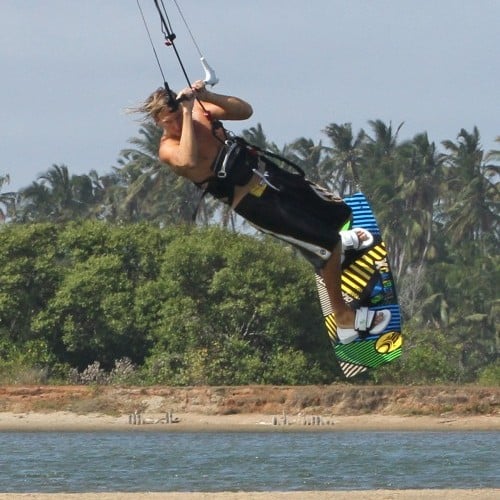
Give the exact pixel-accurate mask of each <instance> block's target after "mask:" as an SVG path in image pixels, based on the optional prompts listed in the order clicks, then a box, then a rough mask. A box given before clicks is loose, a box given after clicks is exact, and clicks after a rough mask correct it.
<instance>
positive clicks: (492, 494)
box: [0, 488, 500, 500]
mask: <svg viewBox="0 0 500 500" xmlns="http://www.w3.org/2000/svg"><path fill="white" fill-rule="evenodd" d="M498 498H500V489H497V488H495V489H470V490H449V489H446V490H426V489H423V490H366V491H292V492H268V491H264V492H252V491H248V492H247V491H245V492H241V491H239V492H233V491H227V492H218V493H201V492H200V493H195V492H192V493H177V492H172V493H163V492H157V493H149V492H144V493H136V492H134V493H124V492H108V493H0V500H27V499H29V500H330V499H334V500H398V499H401V500H421V499H435V500H469V499H478V500H498Z"/></svg>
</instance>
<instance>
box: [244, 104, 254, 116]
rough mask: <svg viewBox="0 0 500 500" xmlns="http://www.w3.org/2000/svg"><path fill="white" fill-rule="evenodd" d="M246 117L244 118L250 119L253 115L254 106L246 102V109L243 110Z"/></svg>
mask: <svg viewBox="0 0 500 500" xmlns="http://www.w3.org/2000/svg"><path fill="white" fill-rule="evenodd" d="M243 114H244V117H243V120H248V118H250V117H251V116H252V115H253V108H252V106H250V104H248V103H247V104H246V106H245V109H244V111H243Z"/></svg>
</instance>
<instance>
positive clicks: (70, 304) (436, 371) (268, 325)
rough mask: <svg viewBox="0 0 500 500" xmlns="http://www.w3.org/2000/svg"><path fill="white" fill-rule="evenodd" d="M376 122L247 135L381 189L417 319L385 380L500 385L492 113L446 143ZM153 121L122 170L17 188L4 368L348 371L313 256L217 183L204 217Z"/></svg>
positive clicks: (203, 380)
mask: <svg viewBox="0 0 500 500" xmlns="http://www.w3.org/2000/svg"><path fill="white" fill-rule="evenodd" d="M370 129H371V130H370V132H369V133H367V132H365V131H363V130H361V131H359V132H358V133H357V134H354V133H353V132H352V129H351V126H350V125H349V124H342V125H338V124H330V125H328V126H327V127H326V129H325V131H324V133H325V135H326V137H327V141H328V144H327V145H324V144H323V143H322V141H320V142H319V143H314V142H313V141H311V140H308V139H305V138H302V139H299V140H297V141H295V142H293V143H291V144H288V145H285V147H284V148H283V149H282V150H281V151H280V150H279V149H278V147H277V146H276V145H275V144H272V143H269V142H268V141H267V139H266V137H265V134H264V132H263V130H262V127H260V125H259V126H258V127H257V128H252V129H250V130H247V131H245V132H244V135H245V137H246V138H247V139H248V140H249V141H250V142H253V143H254V144H257V145H258V146H260V147H266V148H268V149H270V150H273V151H274V152H277V153H281V154H283V155H285V156H287V157H288V158H289V159H291V160H293V161H295V162H297V163H299V164H300V165H301V166H302V167H303V168H304V169H305V170H306V172H307V175H308V177H310V178H312V179H313V180H315V181H317V182H319V183H321V184H322V185H324V186H326V187H328V188H330V189H333V190H336V191H338V192H339V193H340V194H341V195H343V196H345V195H348V194H351V193H352V192H354V191H355V190H356V189H357V186H358V185H361V186H362V187H363V191H364V192H365V193H366V194H367V196H368V198H369V199H370V200H371V201H372V203H373V205H374V209H375V212H376V214H377V216H378V219H379V223H380V226H381V227H382V228H383V232H384V238H385V240H386V242H387V244H388V246H389V248H390V250H391V258H392V265H393V269H394V272H395V276H396V280H397V282H398V285H399V292H400V300H401V304H402V306H403V312H404V317H405V320H406V325H405V331H404V333H405V349H404V356H403V358H402V359H401V360H400V361H398V362H396V363H393V364H391V365H390V366H389V367H386V368H383V369H381V370H378V371H376V372H373V373H371V374H368V375H367V377H368V378H370V380H375V381H380V382H392V381H394V382H408V383H423V382H426V383H428V382H465V381H467V382H468V381H478V380H479V381H483V382H484V383H490V384H491V383H495V384H498V383H499V381H500V369H499V365H498V352H499V347H500V339H499V332H498V324H499V321H498V320H499V313H500V298H499V296H498V290H499V287H498V282H499V279H500V263H499V253H498V244H499V226H498V215H499V214H498V203H499V189H498V186H499V184H498V180H499V167H498V165H497V164H496V163H495V162H498V160H499V159H500V152H498V151H490V152H489V153H488V154H485V153H484V152H483V151H482V149H481V145H480V137H479V132H478V130H477V129H474V130H473V131H472V132H467V131H466V130H461V131H460V133H459V134H458V136H457V139H456V141H443V142H442V148H443V151H438V149H437V147H436V145H435V144H434V143H433V142H431V141H430V140H429V139H428V137H427V135H426V134H425V133H424V134H419V135H417V136H416V137H414V138H413V139H412V140H411V141H404V142H400V141H399V140H398V132H399V128H398V129H396V130H393V128H392V126H391V125H386V124H384V123H382V122H380V121H374V122H370ZM139 134H140V137H138V138H134V139H132V140H131V143H132V144H133V145H134V146H135V149H127V150H124V151H122V152H121V154H120V158H119V160H118V165H119V166H118V167H116V168H114V169H113V172H112V173H110V174H107V175H103V176H99V175H98V174H97V173H96V172H95V171H91V172H90V173H89V174H88V175H70V173H69V169H68V168H67V167H66V166H65V165H53V166H52V167H51V168H50V169H49V170H48V171H47V172H46V173H45V174H44V175H42V176H41V177H40V178H39V179H37V181H35V182H33V183H32V184H31V185H30V186H28V187H27V188H25V189H23V190H21V191H20V192H18V193H12V192H3V193H1V194H0V216H1V219H2V221H3V222H4V223H3V225H2V226H1V228H0V235H1V238H0V267H1V269H2V272H1V274H0V360H1V365H0V380H3V381H13V380H19V379H20V378H22V377H23V376H24V377H32V378H33V377H34V378H37V379H44V378H45V379H46V378H49V379H61V380H80V381H89V380H90V381H99V380H101V381H102V380H104V378H106V377H104V375H106V374H107V378H106V380H115V381H120V382H127V381H128V382H134V383H164V384H176V385H186V384H247V383H273V384H280V383H286V384H295V383H300V384H303V383H323V382H326V383H327V382H331V381H333V380H335V379H337V378H339V377H341V375H340V372H339V370H338V367H337V366H336V363H335V360H334V358H333V353H332V350H331V348H330V347H329V345H328V340H327V337H326V333H325V331H324V327H323V325H322V319H321V313H320V310H319V304H318V301H317V297H316V292H315V285H314V282H313V276H312V272H311V270H310V269H309V265H308V264H307V263H305V262H304V260H303V259H302V258H301V257H300V256H298V255H296V254H295V253H294V251H293V250H291V249H290V248H288V247H286V246H284V245H282V244H281V243H279V242H275V241H270V240H269V239H263V238H261V237H259V236H257V235H255V234H254V233H253V231H252V230H250V229H249V228H247V227H246V225H245V223H244V222H242V221H241V220H238V219H234V216H233V214H232V213H231V212H229V211H228V210H226V209H225V208H224V207H221V206H220V205H218V204H216V203H215V202H213V201H210V200H209V198H208V197H207V198H205V199H204V200H202V202H201V205H200V209H199V210H198V218H197V223H196V224H195V225H193V223H192V214H193V212H194V211H195V209H196V206H197V205H198V202H199V194H198V191H197V189H196V188H195V187H193V186H192V185H191V184H189V183H187V182H185V181H184V180H182V179H180V178H178V177H176V176H175V175H173V174H172V172H171V171H170V169H169V168H168V166H166V165H162V164H161V163H160V162H159V161H158V158H157V156H156V151H157V146H158V141H159V133H158V130H157V129H156V128H155V127H154V126H153V125H152V124H146V125H145V126H144V127H142V128H141V129H140V131H139ZM7 183H8V176H5V177H0V187H2V186H3V185H5V184H7ZM217 226H219V227H217ZM235 227H237V228H238V230H239V232H240V233H241V232H243V233H247V234H246V235H241V234H236V233H235V232H234V229H235ZM88 367H89V368H88ZM85 377H87V378H85ZM99 377H100V378H99ZM103 377H104V378H103Z"/></svg>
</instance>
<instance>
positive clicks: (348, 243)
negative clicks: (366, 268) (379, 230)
mask: <svg viewBox="0 0 500 500" xmlns="http://www.w3.org/2000/svg"><path fill="white" fill-rule="evenodd" d="M339 234H340V239H341V241H342V252H345V251H346V250H364V249H365V248H368V247H369V246H371V245H373V234H372V233H370V231H367V230H366V229H363V228H362V227H354V228H352V229H349V230H348V231H340V232H339Z"/></svg>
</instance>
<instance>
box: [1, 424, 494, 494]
mask: <svg viewBox="0 0 500 500" xmlns="http://www.w3.org/2000/svg"><path fill="white" fill-rule="evenodd" d="M499 464H500V433H496V432H318V433H316V432H314V433H312V432H255V433H234V432H231V433H224V432H216V433H213V432H206V433H204V432H198V433H193V432H185V433H184V432H175V433H168V432H137V433H135V432H67V433H56V432H4V433H0V491H2V492H63V491H65V492H82V491H95V492H99V491H129V492H133V491H207V492H214V491H301V490H302V491H304V490H352V489H373V488H389V489H408V488H417V489H421V488H495V487H496V488H497V487H499V486H500V475H499Z"/></svg>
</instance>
